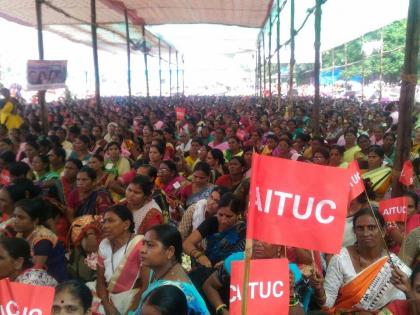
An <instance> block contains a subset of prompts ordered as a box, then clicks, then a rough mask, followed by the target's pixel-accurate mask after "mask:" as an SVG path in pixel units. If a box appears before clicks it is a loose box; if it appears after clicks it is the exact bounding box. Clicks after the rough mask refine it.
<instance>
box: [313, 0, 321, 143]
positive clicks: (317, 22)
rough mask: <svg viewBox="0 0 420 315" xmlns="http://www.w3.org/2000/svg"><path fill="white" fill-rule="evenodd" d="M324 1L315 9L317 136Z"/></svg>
mask: <svg viewBox="0 0 420 315" xmlns="http://www.w3.org/2000/svg"><path fill="white" fill-rule="evenodd" d="M322 1H323V0H316V7H315V63H314V85H315V99H314V108H313V122H314V123H313V128H314V129H313V131H314V135H315V136H319V133H320V132H319V131H320V130H319V108H320V103H321V98H320V95H319V70H320V68H321V63H320V59H321V58H320V50H321V15H322V9H321V4H322Z"/></svg>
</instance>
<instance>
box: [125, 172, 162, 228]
mask: <svg viewBox="0 0 420 315" xmlns="http://www.w3.org/2000/svg"><path fill="white" fill-rule="evenodd" d="M153 188H154V184H153V182H152V181H151V179H150V177H148V176H143V175H137V176H136V177H134V179H133V180H132V181H131V183H130V184H129V185H128V187H127V189H126V191H125V197H126V198H125V201H123V203H124V204H125V205H126V206H127V208H128V209H130V211H131V212H132V213H133V218H134V224H135V228H134V231H135V233H136V234H140V235H144V234H145V233H146V231H147V230H148V229H149V228H151V227H152V226H154V225H157V224H162V223H163V215H162V210H161V209H160V207H159V205H158V204H157V203H156V201H155V200H154V199H153V198H152V193H153Z"/></svg>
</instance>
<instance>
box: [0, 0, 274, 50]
mask: <svg viewBox="0 0 420 315" xmlns="http://www.w3.org/2000/svg"><path fill="white" fill-rule="evenodd" d="M42 2H43V5H42V23H43V27H44V29H45V30H47V31H52V32H54V33H56V34H58V35H60V36H62V37H64V38H67V39H69V40H72V41H74V42H78V43H82V44H86V45H91V36H90V21H91V16H90V1H89V0H72V1H68V0H44V1H42ZM272 2H273V0H259V1H255V0H212V1H208V0H177V1H173V0H153V1H150V0H97V1H96V20H97V25H98V26H99V28H98V45H99V47H100V48H101V49H104V50H108V51H115V49H118V48H119V49H125V46H126V35H125V17H124V11H125V10H127V13H128V18H129V24H130V39H131V40H132V44H133V47H136V43H141V42H142V41H143V36H142V25H160V24H181V23H184V24H185V23H186V24H189V23H211V24H225V25H237V26H244V27H262V26H263V25H264V22H265V20H266V18H267V16H268V14H269V12H270V10H271V7H272ZM0 17H3V18H5V19H7V20H9V21H12V22H16V23H19V24H21V25H25V26H30V27H36V25H37V20H36V5H35V0H19V1H10V0H0ZM145 37H146V43H147V44H148V46H149V47H150V48H151V51H150V54H151V55H155V56H156V55H157V54H158V48H157V47H158V41H159V39H158V37H157V36H155V35H154V34H152V33H151V32H149V31H146V36H145ZM169 46H171V45H170V44H169V43H167V42H165V41H164V40H163V39H162V40H161V48H162V55H167V53H168V50H169Z"/></svg>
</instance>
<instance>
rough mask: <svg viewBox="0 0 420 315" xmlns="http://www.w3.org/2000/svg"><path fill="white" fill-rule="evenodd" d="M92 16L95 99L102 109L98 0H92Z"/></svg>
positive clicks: (99, 108) (97, 106)
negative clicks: (97, 24)
mask: <svg viewBox="0 0 420 315" xmlns="http://www.w3.org/2000/svg"><path fill="white" fill-rule="evenodd" d="M90 16H91V31H92V51H93V66H94V68H95V101H96V110H97V111H100V110H101V85H100V81H99V61H98V37H97V26H96V0H90Z"/></svg>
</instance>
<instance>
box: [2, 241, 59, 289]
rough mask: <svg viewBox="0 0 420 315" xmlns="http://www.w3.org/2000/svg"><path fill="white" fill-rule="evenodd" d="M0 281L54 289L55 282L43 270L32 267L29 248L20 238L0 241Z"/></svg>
mask: <svg viewBox="0 0 420 315" xmlns="http://www.w3.org/2000/svg"><path fill="white" fill-rule="evenodd" d="M0 257H2V259H0V279H5V278H9V280H10V281H13V282H19V283H24V284H30V285H39V286H51V287H55V286H56V285H57V281H56V280H55V279H54V278H53V277H51V276H50V275H49V274H48V273H47V272H46V271H45V270H44V269H41V268H36V267H34V265H33V263H32V260H31V248H30V246H29V244H28V242H27V241H25V240H24V239H21V238H4V239H1V240H0Z"/></svg>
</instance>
